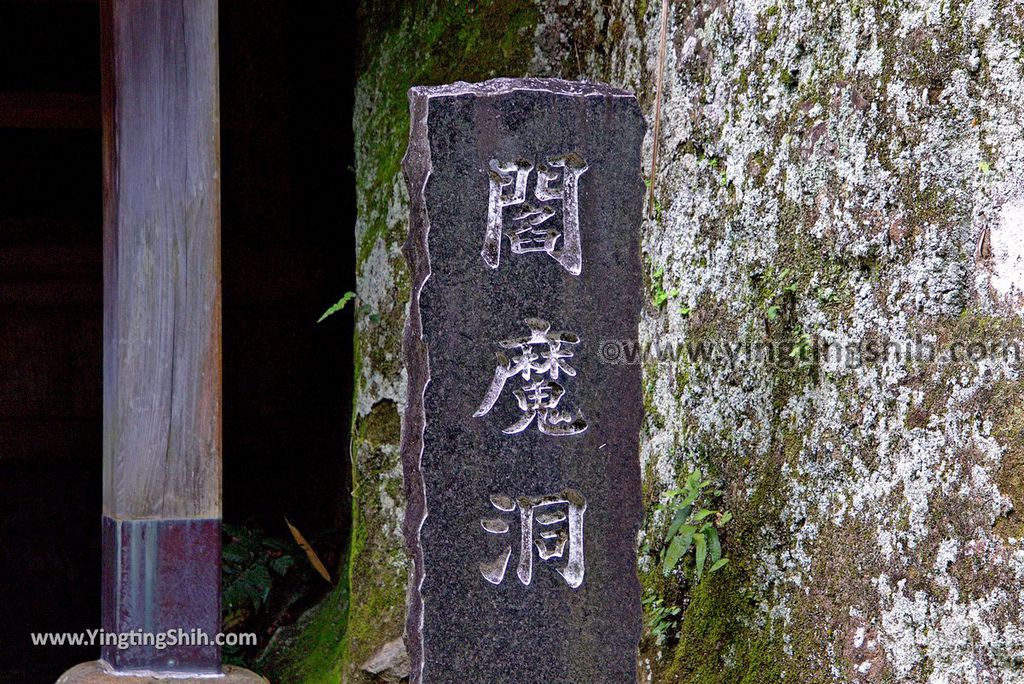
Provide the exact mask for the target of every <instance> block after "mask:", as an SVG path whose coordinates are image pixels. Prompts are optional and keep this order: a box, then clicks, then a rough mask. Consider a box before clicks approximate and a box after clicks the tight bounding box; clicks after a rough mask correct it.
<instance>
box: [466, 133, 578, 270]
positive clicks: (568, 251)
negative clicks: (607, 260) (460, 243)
mask: <svg viewBox="0 0 1024 684" xmlns="http://www.w3.org/2000/svg"><path fill="white" fill-rule="evenodd" d="M489 167H490V172H489V173H488V177H489V180H490V190H489V194H488V201H487V232H486V234H485V235H484V246H483V249H482V250H481V251H480V255H481V256H482V257H483V259H484V263H485V264H487V265H488V266H490V267H491V268H498V264H499V263H500V262H501V238H502V235H504V236H505V237H507V238H508V240H509V243H510V244H511V247H512V253H513V254H527V253H529V252H545V253H546V254H547V255H548V256H550V257H551V258H553V259H554V260H555V261H557V262H558V263H560V264H561V265H562V266H563V267H564V268H565V270H567V271H569V273H572V274H573V275H579V274H580V272H581V271H582V270H583V252H582V249H581V247H580V221H579V178H580V176H582V175H583V174H584V173H585V172H586V170H587V168H588V167H587V163H586V162H585V161H584V160H583V157H581V156H580V155H578V154H576V153H575V152H572V153H570V154H566V155H561V156H555V157H548V159H547V162H546V163H542V164H538V165H537V166H536V172H537V176H536V181H535V182H534V187H533V200H534V201H532V202H528V201H527V199H526V194H527V184H528V181H529V178H530V174H531V172H533V171H534V165H533V163H532V162H530V161H528V160H526V159H519V160H517V161H515V162H503V161H499V160H497V159H492V160H491V162H490V164H489ZM559 181H560V182H559ZM558 204H561V210H562V230H558V229H557V228H556V227H554V222H552V221H550V219H551V218H552V217H553V216H555V214H556V211H557V208H556V207H557V205H558ZM505 207H515V208H516V210H515V211H514V212H513V214H512V216H511V219H512V223H513V224H514V227H512V228H510V229H508V230H505V222H504V209H505Z"/></svg>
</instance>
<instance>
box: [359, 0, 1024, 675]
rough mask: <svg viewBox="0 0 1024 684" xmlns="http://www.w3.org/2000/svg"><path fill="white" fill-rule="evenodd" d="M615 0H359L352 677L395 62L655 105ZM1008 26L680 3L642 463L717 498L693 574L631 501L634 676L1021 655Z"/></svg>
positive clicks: (385, 523) (969, 11)
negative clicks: (632, 96)
mask: <svg viewBox="0 0 1024 684" xmlns="http://www.w3.org/2000/svg"><path fill="white" fill-rule="evenodd" d="M601 4H603V5H604V7H603V8H602V7H600V6H599V5H601ZM634 4H635V3H626V2H607V3H597V2H593V3H586V2H580V3H569V5H571V6H562V5H560V4H558V3H538V4H537V5H536V6H534V5H532V4H530V3H522V2H521V3H503V4H500V5H499V4H496V3H488V2H484V3H471V4H468V5H466V6H463V5H461V4H457V3H456V4H451V5H447V4H446V6H445V9H430V10H424V9H417V8H410V9H406V10H404V11H402V12H395V11H392V12H390V13H384V12H376V13H375V12H372V11H368V13H367V15H366V16H365V23H366V27H367V33H366V43H365V44H366V48H365V49H366V58H365V60H364V64H363V73H362V76H361V79H360V85H359V88H358V102H357V111H356V119H355V125H356V131H357V134H358V137H359V147H358V158H357V162H358V169H357V171H358V178H359V184H360V195H359V202H360V205H359V210H360V219H359V224H358V226H357V230H358V240H359V244H358V245H357V248H358V249H359V254H360V262H359V263H360V265H359V279H360V280H359V282H360V285H359V294H360V297H361V299H362V303H363V304H364V306H365V309H364V314H363V315H362V316H361V318H360V321H359V323H358V330H359V332H358V350H357V355H358V356H357V362H358V363H359V364H360V365H359V368H360V374H359V389H358V395H357V397H356V408H357V414H358V415H357V418H356V425H355V432H354V449H353V454H354V462H355V480H356V483H357V487H358V490H357V492H356V494H355V497H356V501H355V507H356V519H357V522H358V524H359V526H360V527H359V528H358V529H357V532H356V537H355V543H354V545H353V557H352V567H351V577H352V581H351V601H352V609H351V612H350V622H349V625H350V627H349V630H348V636H347V640H346V642H345V646H344V648H343V649H342V651H343V652H344V653H345V655H343V656H342V657H343V658H344V659H345V660H344V663H345V664H344V665H342V666H341V667H342V668H343V669H344V670H345V671H346V672H347V673H348V676H349V679H350V681H355V678H356V674H355V672H356V667H355V665H356V664H357V663H359V662H362V659H365V658H367V657H369V655H371V654H372V653H373V651H374V650H375V649H376V648H377V647H379V646H380V645H381V644H383V643H385V642H387V641H389V640H391V639H393V638H394V637H395V636H397V635H399V634H400V633H401V631H402V627H401V623H402V613H403V611H404V605H403V602H404V585H405V580H406V572H407V567H408V565H407V560H406V559H405V557H404V554H403V550H402V549H403V547H402V541H401V536H400V530H401V517H402V506H403V499H402V494H401V492H402V487H401V481H400V470H399V461H398V451H397V444H398V438H399V420H398V415H399V413H400V410H401V404H402V401H403V396H404V391H403V388H404V377H403V374H402V370H401V368H402V366H401V349H400V338H401V335H400V331H401V329H402V325H403V318H404V314H405V307H406V299H405V298H406V297H407V294H408V290H409V281H408V276H407V274H406V271H405V270H404V265H403V263H402V259H401V256H400V253H399V248H400V245H401V243H402V241H403V240H404V236H405V234H406V220H407V198H406V195H405V193H404V190H403V188H402V183H401V180H400V177H399V167H398V161H399V159H400V157H401V151H402V149H403V148H404V146H405V140H406V136H407V125H408V118H407V117H408V114H407V110H406V108H405V91H406V88H407V87H408V86H410V85H413V84H424V83H437V82H444V81H453V80H458V79H462V80H482V79H483V78H487V77H490V76H493V75H507V76H521V75H524V74H526V73H529V74H531V75H541V76H544V75H553V76H561V77H565V78H579V77H582V78H590V79H594V80H601V81H605V82H609V83H611V84H612V85H615V86H617V87H622V88H626V89H629V90H632V91H634V92H636V93H637V95H638V97H639V98H640V101H641V105H642V106H643V108H644V110H645V112H646V113H647V115H648V118H649V120H650V119H651V116H652V114H651V113H652V112H653V103H654V93H653V92H652V90H653V82H654V78H653V75H654V73H655V72H656V67H657V54H658V50H657V36H658V26H657V24H658V16H659V12H660V7H659V6H657V5H656V4H654V3H640V4H639V6H638V7H634V6H633V5H634ZM645 5H648V6H645ZM388 17H390V18H388ZM1022 49H1024V6H1022V5H1021V3H1020V2H1011V1H1008V0H977V1H975V2H965V3H950V2H933V3H927V2H920V3H913V2H896V1H893V0H878V1H875V2H867V1H859V0H858V1H854V2H849V3H834V2H808V1H803V0H792V1H789V2H783V3H780V4H771V3H769V2H763V1H760V2H759V1H757V0H747V1H745V2H744V1H740V0H736V1H732V2H730V1H726V0H717V1H707V2H696V3H691V2H685V3H683V2H680V3H673V9H672V12H671V13H670V22H669V28H668V50H667V59H666V65H665V73H666V93H665V98H664V106H663V112H662V117H663V118H662V126H661V130H662V134H661V140H658V141H652V140H651V136H650V133H648V140H647V143H646V148H645V150H646V155H647V159H648V160H649V159H650V150H651V146H652V144H655V143H656V144H657V145H659V149H660V156H659V160H660V163H659V169H658V173H657V177H656V181H655V195H656V198H657V202H656V205H657V206H656V207H655V208H654V211H653V213H654V216H653V218H651V219H650V220H648V221H647V223H646V226H645V235H644V258H645V270H646V272H645V277H646V279H647V283H648V286H649V287H650V290H651V301H650V302H648V303H647V305H646V310H645V314H644V316H643V320H642V322H641V341H642V342H644V343H647V344H653V343H656V344H657V347H658V349H657V350H656V351H652V352H650V353H648V354H647V355H646V356H645V358H644V361H643V372H644V382H645V387H646V393H647V402H646V403H647V415H646V422H645V425H644V428H643V434H642V450H643V456H642V458H643V466H644V469H645V491H646V498H647V503H648V504H649V505H651V506H652V510H653V504H654V503H655V502H656V501H657V500H658V498H659V493H660V492H661V491H663V490H665V489H668V488H670V487H673V486H675V485H676V484H677V483H678V481H679V479H680V478H682V477H685V475H686V473H687V472H689V471H690V470H691V469H694V468H697V469H701V470H702V471H703V472H705V473H706V474H707V475H709V476H710V477H711V478H712V479H713V480H714V482H715V483H716V484H717V485H718V486H719V487H720V488H721V490H722V491H723V492H724V493H723V495H722V496H721V500H720V501H718V502H716V505H720V506H722V507H724V508H727V509H729V510H731V511H732V512H733V513H734V515H735V519H734V521H733V522H732V523H730V524H729V525H728V526H726V527H725V528H724V530H723V532H724V537H723V549H724V551H725V554H726V555H727V556H729V557H730V558H731V559H732V562H731V563H730V564H729V565H727V566H726V568H725V569H723V570H722V571H720V572H719V573H716V574H714V575H711V576H710V577H705V578H704V580H703V581H702V582H700V583H699V584H695V583H693V582H691V581H688V580H687V579H686V578H685V576H684V575H683V574H682V573H681V572H680V573H678V574H676V575H674V576H672V577H667V578H666V577H664V576H663V575H662V574H661V571H660V568H659V567H658V563H657V559H656V554H657V553H658V552H659V551H660V547H659V543H660V537H661V535H662V534H663V531H664V525H665V523H664V521H662V520H660V519H659V517H658V515H655V514H653V512H652V514H651V515H650V516H649V517H648V520H647V522H646V527H645V532H644V533H642V535H641V539H640V540H639V541H640V544H641V548H642V551H643V552H644V553H645V554H646V561H645V560H644V558H643V557H642V559H641V569H642V578H641V579H642V581H643V583H644V585H645V587H646V589H647V591H648V592H649V597H650V599H651V600H652V601H653V600H654V599H655V598H657V599H659V600H660V601H661V602H662V604H663V605H677V606H679V607H680V608H682V609H683V610H682V612H681V614H680V615H679V616H678V617H676V618H673V617H672V616H668V617H666V618H664V619H663V620H662V622H663V623H664V622H666V621H667V622H668V625H667V627H668V629H667V632H666V633H667V635H668V638H667V639H662V640H660V641H659V640H657V639H654V638H648V639H646V640H645V642H644V644H643V648H642V666H643V670H644V672H645V676H646V677H648V678H649V679H650V680H651V681H659V682H660V681H680V682H687V681H694V682H696V681H699V682H707V681H720V682H776V681H794V682H818V681H821V682H832V681H850V682H854V681H860V682H1013V681H1020V680H1021V678H1022V675H1021V674H1020V671H1021V668H1022V667H1024V615H1022V600H1024V596H1022V591H1021V587H1022V586H1024V584H1022V583H1024V547H1022V546H1021V543H1020V542H1018V538H1019V537H1024V529H1022V522H1021V520H1022V519H1021V517H1020V516H1019V512H1018V510H1020V509H1021V507H1024V486H1022V472H1024V471H1022V468H1024V439H1022V437H1021V432H1020V431H1021V428H1022V427H1024V408H1022V403H1021V399H1020V396H1021V392H1022V389H1024V388H1022V386H1021V384H1022V383H1021V381H1020V379H1019V375H1018V373H1019V369H1020V364H1019V358H1017V357H1015V356H1014V355H1013V354H1012V353H1010V354H1008V353H1006V351H1007V350H1006V346H1007V343H1011V342H1014V341H1020V338H1021V335H1022V326H1021V318H1020V312H1021V310H1022V306H1024V299H1022V289H1021V287H1022V285H1024V262H1022V261H1021V259H1022V256H1024V246H1022V242H1021V238H1022V237H1024V165H1022V164H1024V129H1022V125H1021V122H1022V121H1024V97H1022V95H1024V73H1022V71H1024V57H1022ZM662 293H663V294H662ZM659 295H660V296H659ZM663 300H664V301H663ZM655 301H658V302H660V303H659V304H658V305H655V303H654V302H655ZM868 344H871V345H874V346H865V345H868ZM972 344H973V345H974V346H970V345H972ZM825 345H830V346H829V347H828V349H827V351H825V350H824V347H825ZM886 345H902V346H901V349H902V351H903V353H898V354H897V353H893V354H886V353H883V352H885V351H886V349H887V347H886ZM766 347H768V348H771V349H773V350H774V351H775V353H774V357H773V358H774V362H770V359H769V360H768V361H766V360H764V359H763V358H762V351H763V350H764V349H765V348H766ZM908 348H909V353H907V349H908ZM686 349H689V353H688V354H684V353H683V352H681V351H679V350H686ZM840 350H842V351H843V352H844V353H843V354H842V355H840V354H839V353H838V352H839V351H840ZM872 350H874V351H872ZM1010 351H1011V352H1012V351H1013V350H1012V348H1011V349H1010ZM942 354H946V355H947V356H951V357H952V358H945V359H943V358H939V357H940V356H941V355H942ZM662 626H665V625H664V624H663V625H662Z"/></svg>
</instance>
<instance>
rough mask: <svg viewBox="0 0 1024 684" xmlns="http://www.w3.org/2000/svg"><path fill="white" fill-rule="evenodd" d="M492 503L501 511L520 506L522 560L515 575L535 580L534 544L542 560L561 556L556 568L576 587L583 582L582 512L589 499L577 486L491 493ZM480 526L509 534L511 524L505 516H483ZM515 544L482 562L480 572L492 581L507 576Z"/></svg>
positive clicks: (509, 511) (527, 583)
mask: <svg viewBox="0 0 1024 684" xmlns="http://www.w3.org/2000/svg"><path fill="white" fill-rule="evenodd" d="M490 499H491V505H492V506H494V508H496V509H498V510H499V511H501V512H502V513H512V512H513V511H515V510H516V508H518V509H519V532H520V536H519V564H518V567H517V568H516V575H517V576H518V577H519V581H520V582H522V583H523V584H524V585H526V586H529V584H530V582H532V581H533V564H534V548H536V550H537V556H538V557H539V558H540V561H541V562H548V561H551V560H552V559H558V560H562V561H564V562H562V563H560V564H559V565H557V566H556V567H555V572H557V573H558V574H559V575H561V576H562V578H563V579H564V580H565V582H566V584H568V585H569V586H570V587H572V588H573V589H575V588H577V587H579V586H580V585H581V584H582V583H583V573H584V564H583V514H584V512H585V511H586V510H587V502H586V499H584V498H583V495H582V494H580V493H579V492H578V491H576V490H574V489H566V490H565V491H563V492H561V493H559V494H545V495H540V496H520V497H519V498H518V499H513V498H512V497H510V496H507V495H505V494H494V495H493V496H491V497H490ZM480 526H481V527H483V529H484V531H485V532H487V533H488V534H508V533H509V530H510V525H509V524H508V521H507V520H505V519H503V518H483V519H482V520H481V521H480ZM511 557H512V544H511V543H510V544H508V545H507V546H506V547H505V550H504V551H502V553H501V555H499V556H498V557H497V558H496V559H495V560H493V561H490V562H483V563H480V574H481V575H483V577H484V579H486V580H487V581H488V582H490V583H491V584H501V583H502V581H503V580H504V579H505V572H506V570H507V569H508V563H509V559H510V558H511Z"/></svg>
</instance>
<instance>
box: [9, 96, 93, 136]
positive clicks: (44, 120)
mask: <svg viewBox="0 0 1024 684" xmlns="http://www.w3.org/2000/svg"><path fill="white" fill-rule="evenodd" d="M99 127H100V100H99V98H98V97H97V96H95V95H90V94H88V93H0V128H47V129H54V128H82V129H95V128H99Z"/></svg>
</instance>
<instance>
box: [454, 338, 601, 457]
mask: <svg viewBox="0 0 1024 684" xmlns="http://www.w3.org/2000/svg"><path fill="white" fill-rule="evenodd" d="M524 323H526V325H527V326H528V327H529V328H530V334H529V335H528V336H526V337H520V338H516V339H511V340H505V341H503V342H500V343H499V346H500V347H502V348H503V349H508V350H510V351H511V352H512V357H511V358H510V357H509V356H508V355H507V354H505V353H504V352H501V351H499V352H497V353H496V354H495V356H496V357H497V359H498V365H497V366H496V367H495V369H494V378H493V379H492V380H491V384H490V386H489V387H488V388H487V393H486V394H485V395H484V398H483V401H481V402H480V406H479V407H477V410H476V412H475V413H474V414H473V416H474V417H477V418H479V417H481V416H484V415H487V414H488V413H489V412H490V410H491V409H492V408H494V404H495V403H496V402H497V401H498V398H499V397H500V396H501V393H502V390H504V388H505V384H506V383H507V382H508V380H509V379H511V378H513V377H515V376H516V375H519V376H521V378H522V380H523V382H524V383H525V384H523V385H522V386H521V387H520V388H519V389H516V390H513V392H512V394H513V395H514V396H515V398H516V403H517V404H518V405H519V409H520V410H521V411H522V412H523V414H522V415H521V416H520V417H519V419H518V420H516V421H515V422H513V423H512V424H511V425H509V426H508V427H506V428H504V429H503V430H502V432H504V433H505V434H508V435H514V434H518V433H520V432H522V431H523V430H525V429H526V428H528V427H529V426H530V424H531V423H533V422H534V420H536V422H537V429H538V430H540V432H542V433H544V434H545V435H552V436H556V437H558V436H567V435H576V434H579V433H581V432H583V431H584V430H586V429H587V421H586V420H584V418H583V414H582V412H581V411H580V410H579V409H576V410H575V411H565V410H561V409H559V408H558V406H559V404H560V403H561V401H562V397H563V396H564V395H565V388H564V387H563V386H562V385H561V384H560V383H559V382H557V381H558V379H559V377H560V376H561V375H562V374H565V375H567V376H569V377H574V376H575V375H576V370H575V369H574V368H573V367H572V366H570V365H568V364H567V363H565V359H570V358H572V356H573V353H572V350H571V348H570V347H569V345H577V344H579V342H580V338H579V337H578V336H577V335H575V334H574V333H570V332H551V324H550V323H548V322H547V321H545V320H543V319H540V318H528V319H526V320H525V321H524Z"/></svg>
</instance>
